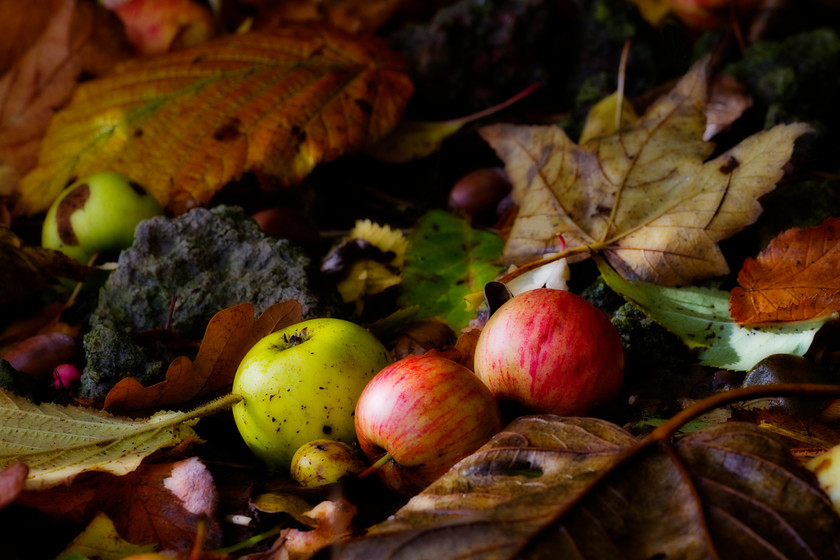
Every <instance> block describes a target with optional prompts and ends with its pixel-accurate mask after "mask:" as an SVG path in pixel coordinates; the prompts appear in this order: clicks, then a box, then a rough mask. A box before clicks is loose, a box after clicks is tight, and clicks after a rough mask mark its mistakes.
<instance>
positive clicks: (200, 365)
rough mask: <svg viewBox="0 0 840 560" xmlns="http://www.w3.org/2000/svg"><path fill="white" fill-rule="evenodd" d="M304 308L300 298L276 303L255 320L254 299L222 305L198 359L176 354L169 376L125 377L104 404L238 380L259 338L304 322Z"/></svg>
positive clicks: (154, 399)
mask: <svg viewBox="0 0 840 560" xmlns="http://www.w3.org/2000/svg"><path fill="white" fill-rule="evenodd" d="M302 313H303V309H302V307H301V305H300V304H299V303H298V302H296V301H285V302H279V303H275V304H274V305H271V306H269V307H268V308H267V309H266V310H265V311H263V313H262V314H261V315H260V316H259V318H258V319H256V320H255V319H254V306H253V305H252V304H250V303H241V304H239V305H236V306H234V307H229V308H227V309H223V310H222V311H219V312H218V313H216V315H214V316H213V318H212V319H211V320H210V323H208V325H207V330H206V331H205V333H204V338H203V339H202V341H201V345H200V346H199V348H198V353H197V354H196V357H195V360H190V359H189V358H187V357H186V356H181V357H179V358H176V359H175V360H174V361H173V362H172V363H171V364H170V365H169V369H167V370H166V379H164V380H163V381H161V382H160V383H155V384H154V385H150V386H148V387H145V386H143V385H142V384H141V383H140V382H139V381H137V380H136V379H135V378H133V377H125V378H123V379H121V380H120V381H119V382H118V383H117V384H116V385H115V386H114V387H113V388H112V389H111V390H110V391H108V394H107V395H106V396H105V403H104V405H103V408H104V409H106V410H148V409H153V408H161V407H165V406H171V405H175V404H179V403H183V402H187V401H191V400H193V399H196V398H199V397H205V396H208V395H211V394H213V393H216V392H218V391H220V390H221V389H223V388H225V387H227V386H229V385H231V384H232V383H233V377H234V375H235V374H236V369H237V368H238V367H239V362H241V361H242V358H243V357H244V356H245V354H246V353H247V352H248V350H250V349H251V347H252V346H253V345H254V344H256V342H257V341H258V340H260V339H261V338H263V337H264V336H266V335H268V334H270V333H272V332H274V331H276V330H279V329H282V328H284V327H287V326H289V325H292V324H294V323H297V322H299V321H300V320H301V319H302Z"/></svg>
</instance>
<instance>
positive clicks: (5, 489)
mask: <svg viewBox="0 0 840 560" xmlns="http://www.w3.org/2000/svg"><path fill="white" fill-rule="evenodd" d="M28 473H29V468H28V467H27V466H26V465H25V464H24V463H13V464H11V465H9V466H8V467H6V468H5V469H3V470H2V471H0V509H3V508H4V507H6V506H8V505H9V504H11V503H12V502H14V501H15V499H16V498H17V497H18V494H20V493H21V492H22V491H23V485H24V484H25V483H26V475H27V474H28Z"/></svg>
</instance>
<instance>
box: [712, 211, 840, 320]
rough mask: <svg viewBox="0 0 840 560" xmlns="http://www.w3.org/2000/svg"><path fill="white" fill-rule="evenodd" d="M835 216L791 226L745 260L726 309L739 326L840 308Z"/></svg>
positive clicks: (839, 233)
mask: <svg viewBox="0 0 840 560" xmlns="http://www.w3.org/2000/svg"><path fill="white" fill-rule="evenodd" d="M838 270H840V218H829V219H827V220H826V221H825V222H823V223H822V224H820V225H819V226H815V227H811V228H804V229H799V228H791V229H789V230H787V231H785V232H783V233H781V234H780V235H778V236H777V237H776V238H775V239H773V241H771V242H770V244H769V245H768V246H767V248H766V249H764V250H763V251H762V252H761V253H760V254H759V255H758V257H756V258H755V259H747V260H745V261H744V264H743V266H742V267H741V271H740V273H739V274H738V284H739V286H737V287H735V288H734V289H733V290H732V296H731V299H730V305H729V309H730V312H731V314H732V318H733V319H734V320H735V321H736V322H737V323H738V324H740V325H754V324H761V323H776V322H783V321H804V320H807V319H814V318H816V317H820V316H823V315H827V314H829V313H835V312H837V311H840V276H838V275H837V271H838Z"/></svg>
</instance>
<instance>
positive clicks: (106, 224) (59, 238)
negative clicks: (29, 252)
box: [41, 171, 163, 262]
mask: <svg viewBox="0 0 840 560" xmlns="http://www.w3.org/2000/svg"><path fill="white" fill-rule="evenodd" d="M161 214H163V209H162V208H161V206H160V204H159V203H158V201H157V200H156V199H155V197H154V196H152V195H151V194H150V193H149V192H148V191H146V189H144V188H143V187H141V186H140V185H139V184H137V183H135V182H134V181H132V180H131V179H129V178H128V177H126V176H125V175H121V174H119V173H113V172H110V171H103V172H100V173H95V174H93V175H90V176H89V177H86V178H84V179H81V180H79V181H76V182H75V183H73V184H72V185H70V186H69V187H67V188H66V189H64V190H63V191H62V192H61V194H60V195H59V196H58V198H57V199H56V200H55V201H54V202H53V203H52V205H51V206H50V209H49V210H48V211H47V215H46V217H45V218H44V226H43V229H42V231H41V245H43V246H44V247H46V248H47V249H56V250H58V251H61V252H62V253H64V254H66V255H68V256H70V257H73V258H74V259H76V260H78V261H80V262H88V261H89V260H90V258H91V257H92V256H93V255H94V254H96V253H101V252H106V251H118V250H122V249H125V248H127V247H130V246H131V244H132V243H133V242H134V229H135V228H136V227H137V224H139V223H140V222H141V221H143V220H145V219H147V218H151V217H153V216H159V215H161Z"/></svg>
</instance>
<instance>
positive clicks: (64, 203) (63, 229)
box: [55, 183, 90, 245]
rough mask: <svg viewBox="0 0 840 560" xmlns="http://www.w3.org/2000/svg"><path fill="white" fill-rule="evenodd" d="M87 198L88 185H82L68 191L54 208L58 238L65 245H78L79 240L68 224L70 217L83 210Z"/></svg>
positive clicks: (71, 225)
mask: <svg viewBox="0 0 840 560" xmlns="http://www.w3.org/2000/svg"><path fill="white" fill-rule="evenodd" d="M89 198H90V185H88V184H87V183H82V184H81V185H79V186H77V187H76V188H74V189H73V190H72V191H70V193H69V194H68V195H67V196H65V197H64V198H63V199H61V202H59V203H58V208H56V212H55V221H56V225H57V226H58V237H59V239H61V242H62V243H64V244H65V245H78V244H79V240H78V239H77V238H76V232H74V231H73V224H72V223H70V217H71V216H72V215H73V213H74V212H76V211H77V210H81V209H82V208H84V207H85V203H87V201H88V199H89Z"/></svg>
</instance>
